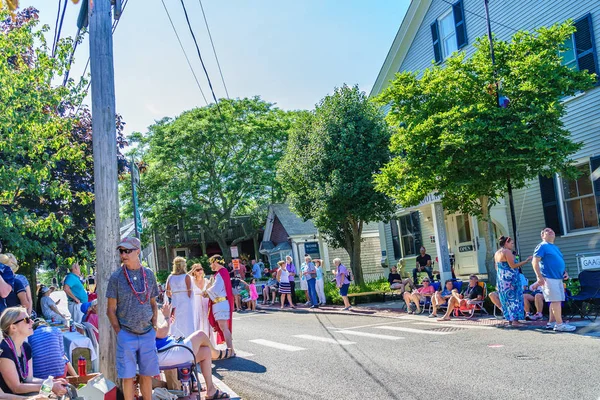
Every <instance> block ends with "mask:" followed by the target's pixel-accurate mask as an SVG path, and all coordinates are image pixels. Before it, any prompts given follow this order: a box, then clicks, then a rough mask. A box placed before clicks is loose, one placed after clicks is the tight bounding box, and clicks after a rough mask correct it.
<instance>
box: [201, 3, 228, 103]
mask: <svg viewBox="0 0 600 400" xmlns="http://www.w3.org/2000/svg"><path fill="white" fill-rule="evenodd" d="M198 2H199V3H200V10H202V17H204V25H206V30H207V31H208V38H209V39H210V45H211V46H212V49H213V54H214V55H215V60H217V67H218V68H219V74H220V75H221V82H223V87H224V88H225V94H226V95H227V99H229V91H228V90H227V85H226V84H225V78H223V71H222V70H221V63H219V57H218V56H217V50H216V49H215V44H214V42H213V38H212V35H211V33H210V28H209V27H208V21H207V19H206V13H205V12H204V6H203V5H202V0H198Z"/></svg>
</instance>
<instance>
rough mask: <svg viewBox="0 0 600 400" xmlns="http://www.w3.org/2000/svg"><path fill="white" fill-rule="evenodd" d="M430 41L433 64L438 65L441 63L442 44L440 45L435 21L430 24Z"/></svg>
mask: <svg viewBox="0 0 600 400" xmlns="http://www.w3.org/2000/svg"><path fill="white" fill-rule="evenodd" d="M431 39H432V40H433V55H434V57H435V62H436V63H439V62H441V61H442V44H441V43H440V34H439V32H438V23H437V20H436V21H434V22H433V24H431Z"/></svg>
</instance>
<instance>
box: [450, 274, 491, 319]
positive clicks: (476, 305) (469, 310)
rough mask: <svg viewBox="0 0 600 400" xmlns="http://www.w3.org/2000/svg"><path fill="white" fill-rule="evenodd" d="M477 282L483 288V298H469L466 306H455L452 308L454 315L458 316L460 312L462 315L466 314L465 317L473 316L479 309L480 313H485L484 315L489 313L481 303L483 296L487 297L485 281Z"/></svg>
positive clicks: (483, 300)
mask: <svg viewBox="0 0 600 400" xmlns="http://www.w3.org/2000/svg"><path fill="white" fill-rule="evenodd" d="M477 284H478V285H479V286H481V288H482V289H483V298H482V299H481V300H471V302H470V304H467V306H466V307H457V308H455V309H454V316H455V317H458V314H459V313H460V314H462V315H463V316H466V317H467V318H473V317H474V316H475V312H476V311H479V313H480V314H483V313H485V314H486V315H489V313H488V312H487V310H486V309H485V307H484V306H483V303H484V302H485V298H486V297H487V287H486V285H485V282H478V283H477Z"/></svg>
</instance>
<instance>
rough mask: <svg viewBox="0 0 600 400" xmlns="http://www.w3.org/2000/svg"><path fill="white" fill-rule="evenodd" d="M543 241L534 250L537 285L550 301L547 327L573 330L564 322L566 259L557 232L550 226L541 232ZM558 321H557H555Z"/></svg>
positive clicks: (564, 330)
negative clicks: (560, 248)
mask: <svg viewBox="0 0 600 400" xmlns="http://www.w3.org/2000/svg"><path fill="white" fill-rule="evenodd" d="M541 236H542V242H541V243H540V244H538V246H537V247H536V248H535V251H534V252H533V262H532V264H533V270H534V271H535V275H536V276H537V282H536V283H537V285H539V286H541V287H542V288H543V293H544V299H545V300H546V301H549V302H550V318H549V322H548V325H547V326H546V328H548V329H551V328H554V331H556V332H573V331H574V330H575V329H576V327H575V326H573V325H568V324H565V323H563V320H562V302H563V301H564V300H565V290H564V288H563V276H564V274H565V268H566V267H565V260H564V258H563V255H562V253H561V252H560V250H559V248H558V246H556V245H555V244H554V239H556V234H555V233H554V231H553V230H552V229H550V228H544V229H543V230H542V233H541ZM554 321H556V323H554Z"/></svg>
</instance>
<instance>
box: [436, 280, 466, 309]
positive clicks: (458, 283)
mask: <svg viewBox="0 0 600 400" xmlns="http://www.w3.org/2000/svg"><path fill="white" fill-rule="evenodd" d="M462 285H463V281H459V280H457V279H452V286H453V289H456V290H457V291H458V293H460V291H461V290H462ZM438 308H439V309H447V308H448V302H445V303H444V304H440V305H439V306H438Z"/></svg>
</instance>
